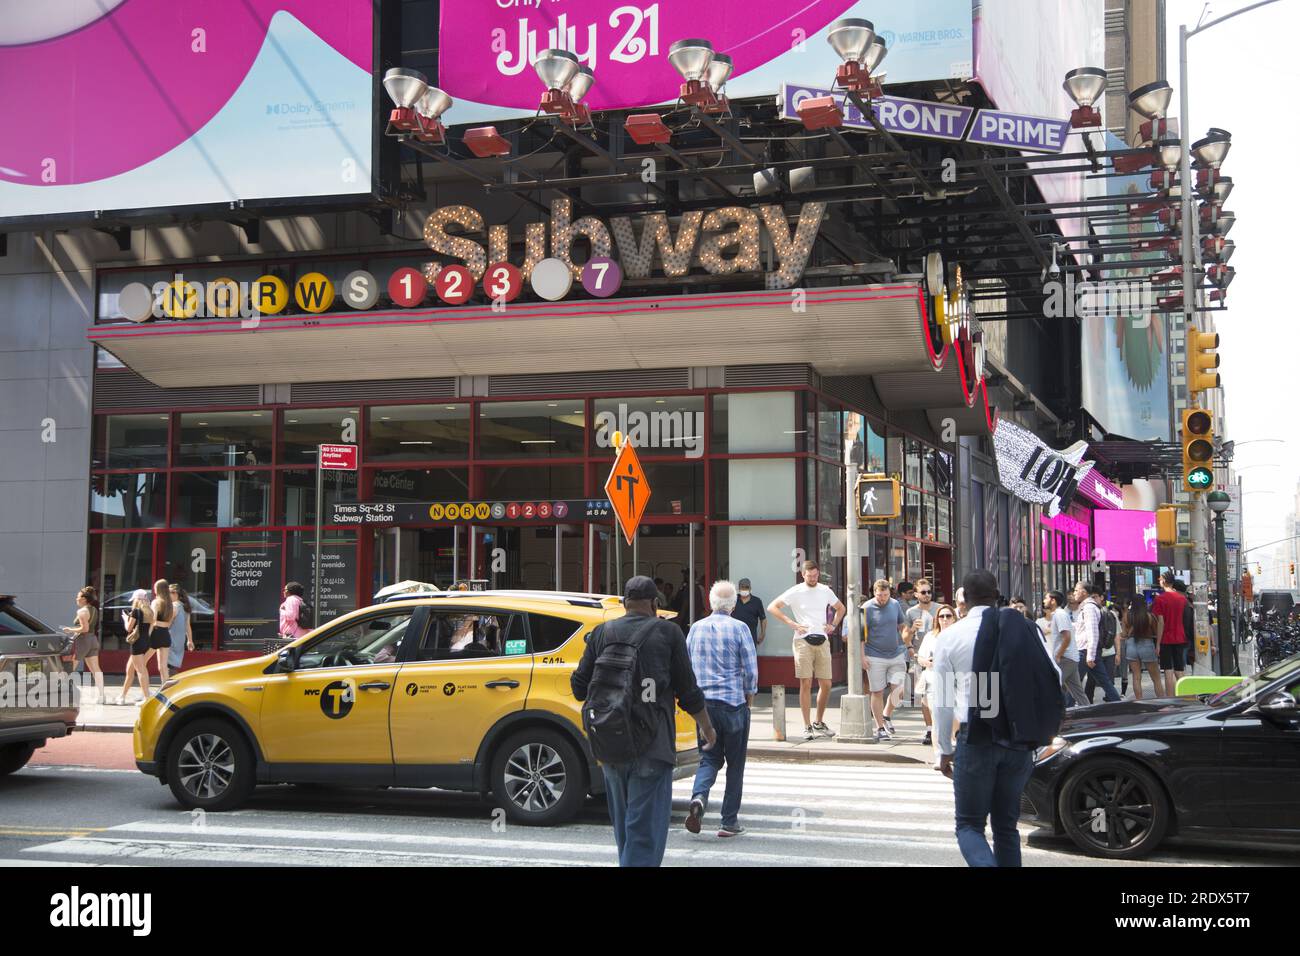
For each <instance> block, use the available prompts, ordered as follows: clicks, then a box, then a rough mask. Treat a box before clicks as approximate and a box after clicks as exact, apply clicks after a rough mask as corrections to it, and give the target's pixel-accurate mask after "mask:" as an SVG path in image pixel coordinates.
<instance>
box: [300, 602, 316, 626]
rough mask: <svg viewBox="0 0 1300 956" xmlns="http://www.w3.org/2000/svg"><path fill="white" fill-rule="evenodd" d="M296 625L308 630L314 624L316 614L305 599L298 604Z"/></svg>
mask: <svg viewBox="0 0 1300 956" xmlns="http://www.w3.org/2000/svg"><path fill="white" fill-rule="evenodd" d="M298 626H299V627H303V628H306V629H307V630H309V631H310V630H311V629H312V628H313V627H315V626H316V614H315V612H314V611H313V610H312V607H311V605H310V604H308V603H307V602H306V601H303V602H302V604H300V605H298Z"/></svg>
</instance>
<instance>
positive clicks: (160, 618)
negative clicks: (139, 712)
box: [144, 578, 176, 696]
mask: <svg viewBox="0 0 1300 956" xmlns="http://www.w3.org/2000/svg"><path fill="white" fill-rule="evenodd" d="M149 607H150V610H152V611H153V626H152V627H151V628H150V629H149V650H150V651H152V652H153V653H154V654H155V655H156V656H157V658H158V677H159V678H160V679H161V680H162V681H163V682H164V683H166V681H167V677H168V674H167V652H168V651H170V650H171V647H172V632H171V623H172V617H173V615H175V613H176V609H175V608H174V607H173V606H172V594H171V587H170V585H168V583H167V582H166V581H165V580H164V579H162V578H159V579H158V580H157V581H155V582H154V583H153V601H152V603H151V604H150V605H149ZM144 678H145V687H146V688H148V678H149V657H148V656H146V657H145V659H144ZM145 694H146V696H147V695H148V690H147V689H146V691H145Z"/></svg>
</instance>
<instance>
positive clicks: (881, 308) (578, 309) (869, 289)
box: [87, 284, 946, 388]
mask: <svg viewBox="0 0 1300 956" xmlns="http://www.w3.org/2000/svg"><path fill="white" fill-rule="evenodd" d="M504 308H505V311H504V312H499V311H493V308H492V306H486V305H485V306H460V307H451V306H439V307H434V308H422V309H395V310H384V311H374V312H351V311H349V312H333V313H329V314H325V315H293V316H262V317H260V319H259V320H258V321H257V323H256V325H255V326H254V325H253V324H252V320H240V319H183V320H165V321H151V322H146V323H144V324H140V325H133V324H120V325H98V326H94V327H92V328H91V329H90V331H89V332H88V333H87V338H89V340H90V341H91V342H94V343H95V344H97V345H100V346H102V347H103V348H105V349H106V350H108V351H109V352H111V353H112V354H113V355H115V356H116V357H117V358H118V359H120V360H121V361H122V362H123V363H124V364H125V365H127V366H128V367H129V368H131V369H133V370H134V371H135V372H137V373H138V374H140V375H141V376H143V377H144V378H146V379H148V380H149V381H151V382H153V383H154V384H156V385H159V386H162V387H164V388H175V387H182V386H212V385H253V384H272V383H296V382H330V381H348V380H352V379H369V380H373V379H399V378H422V377H430V378H432V377H440V376H454V375H489V374H491V375H509V374H517V373H527V372H538V371H553V372H573V371H585V370H588V369H635V368H680V367H682V366H688V365H689V366H712V365H722V364H733V365H734V364H738V363H742V362H753V363H755V364H772V363H799V364H808V365H811V366H813V367H815V368H817V369H818V370H820V371H822V372H823V373H825V374H830V375H873V374H876V373H880V372H884V371H893V372H909V371H910V372H918V373H919V372H926V373H931V372H933V371H934V370H935V369H937V368H939V367H940V366H941V365H942V364H943V358H944V351H946V350H944V351H940V352H938V353H937V354H936V351H935V346H934V341H935V338H936V337H935V336H934V335H933V334H932V332H933V330H932V329H930V327H929V324H930V322H931V321H932V320H931V318H930V316H929V315H928V314H927V310H926V308H925V304H924V297H923V292H922V290H921V289H920V288H919V287H918V286H916V285H911V284H893V285H868V286H840V287H834V288H815V289H806V290H781V291H756V292H731V293H716V294H707V295H673V296H660V297H653V298H649V297H648V298H636V299H608V300H600V299H582V300H577V301H572V302H529V303H518V304H515V303H511V304H507V305H506V306H505V307H504Z"/></svg>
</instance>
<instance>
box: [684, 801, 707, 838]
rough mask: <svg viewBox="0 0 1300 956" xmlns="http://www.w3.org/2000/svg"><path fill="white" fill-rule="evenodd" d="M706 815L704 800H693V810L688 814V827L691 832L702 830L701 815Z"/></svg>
mask: <svg viewBox="0 0 1300 956" xmlns="http://www.w3.org/2000/svg"><path fill="white" fill-rule="evenodd" d="M702 816H704V802H703V801H702V800H692V801H691V812H690V813H688V814H686V829H687V830H688V831H690V832H691V833H699V832H700V817H702Z"/></svg>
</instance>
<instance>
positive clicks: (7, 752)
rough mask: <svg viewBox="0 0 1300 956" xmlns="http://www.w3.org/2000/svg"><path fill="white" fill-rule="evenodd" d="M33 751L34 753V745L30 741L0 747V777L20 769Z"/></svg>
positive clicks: (29, 758)
mask: <svg viewBox="0 0 1300 956" xmlns="http://www.w3.org/2000/svg"><path fill="white" fill-rule="evenodd" d="M34 753H36V745H35V744H30V743H21V744H9V745H7V746H4V747H0V777H3V776H6V775H7V774H11V773H16V772H17V771H19V770H22V769H23V767H25V766H27V761H29V760H31V759H32V754H34Z"/></svg>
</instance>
